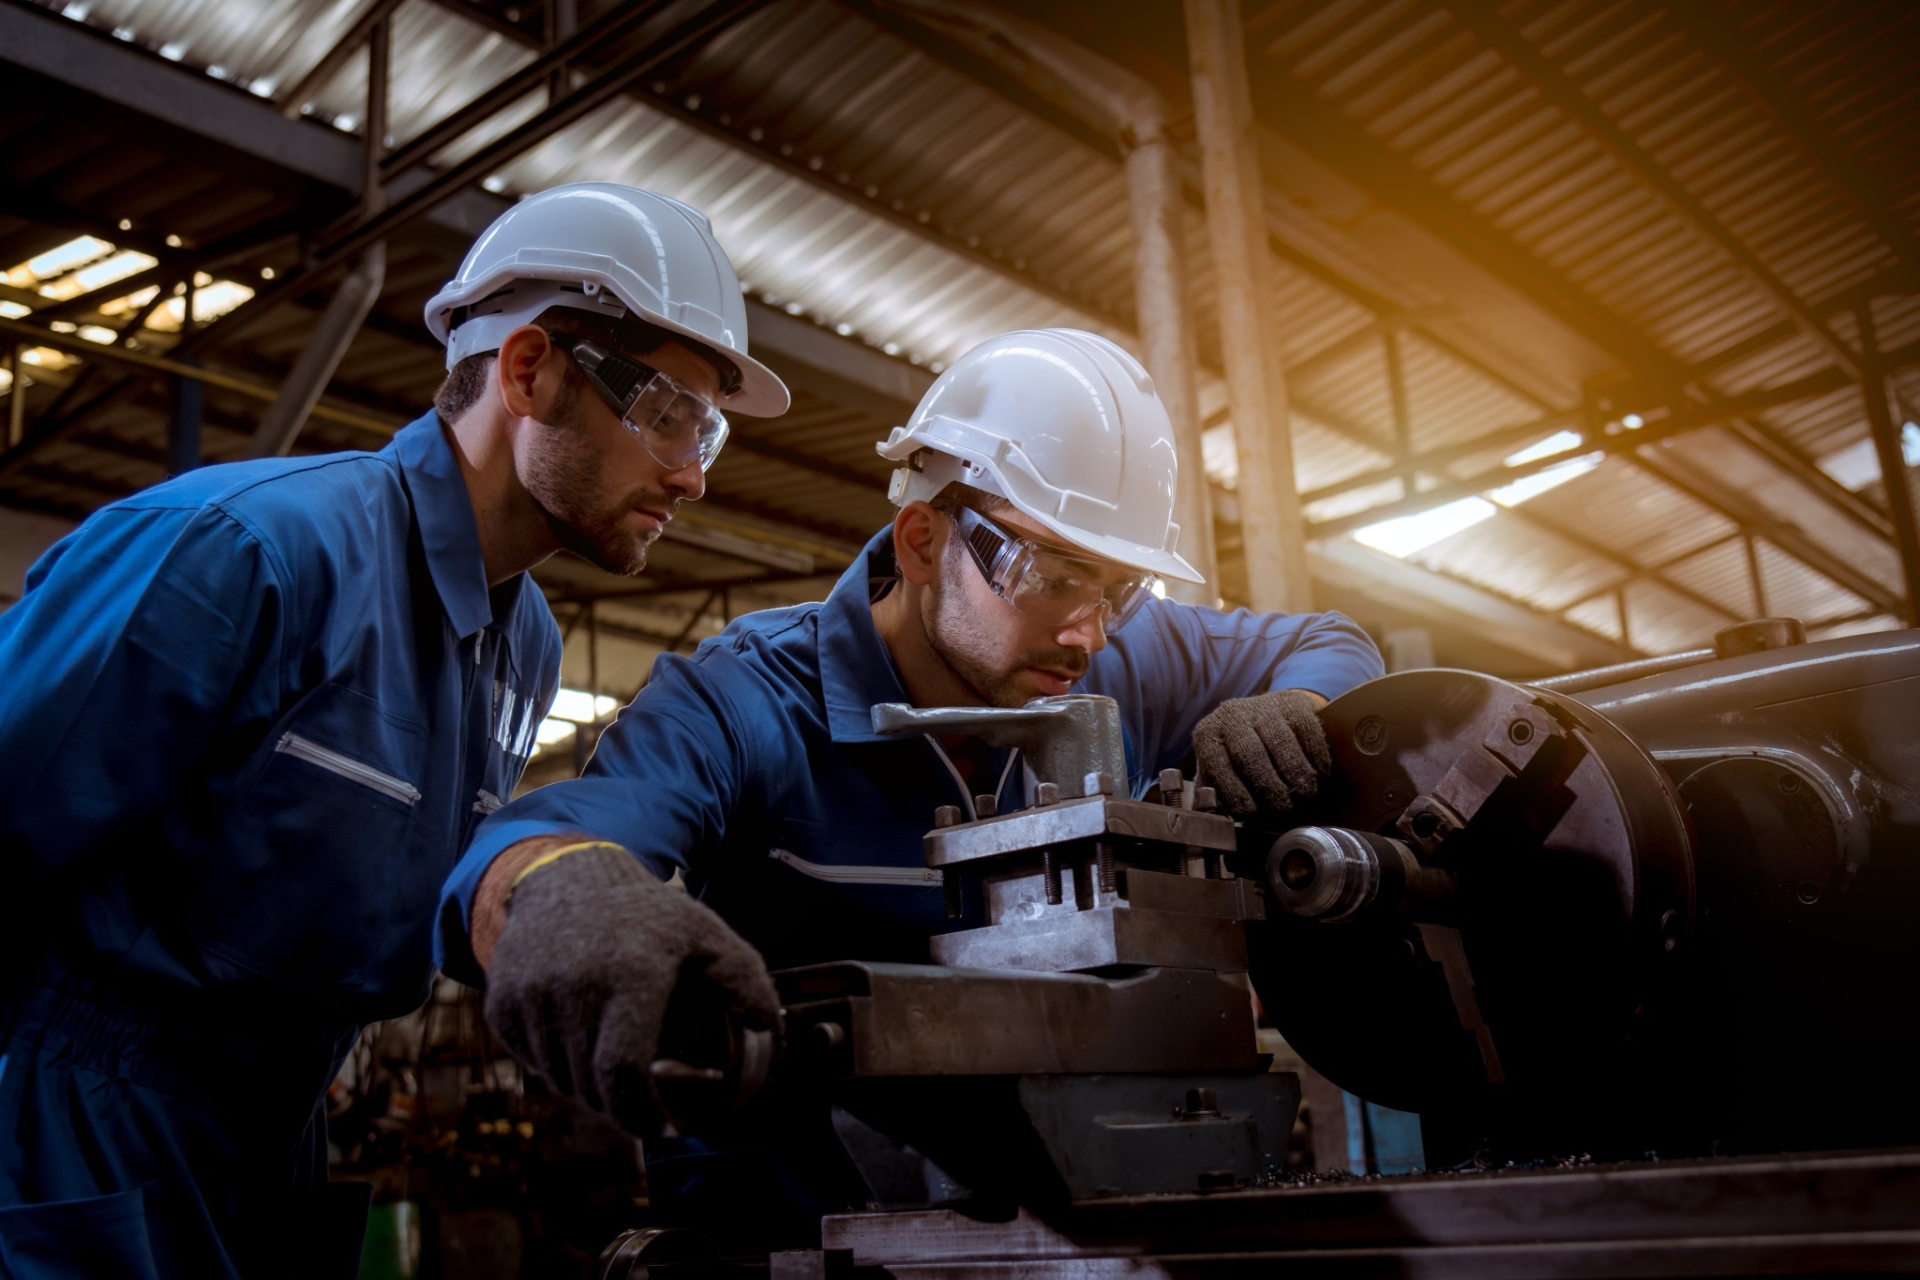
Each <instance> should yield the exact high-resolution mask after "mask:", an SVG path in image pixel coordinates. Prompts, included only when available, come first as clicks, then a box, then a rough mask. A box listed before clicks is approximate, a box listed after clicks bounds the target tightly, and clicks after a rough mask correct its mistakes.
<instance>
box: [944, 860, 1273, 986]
mask: <svg viewBox="0 0 1920 1280" xmlns="http://www.w3.org/2000/svg"><path fill="white" fill-rule="evenodd" d="M1216 883H1220V882H1216ZM930 947H931V950H932V953H933V959H934V962H935V963H937V964H943V965H953V966H955V967H965V968H977V969H1026V970H1033V971H1036V972H1046V973H1075V972H1087V971H1093V970H1103V969H1113V968H1119V967H1133V966H1142V965H1173V966H1178V967H1181V968H1188V969H1215V970H1222V971H1234V972H1241V973H1244V972H1245V971H1246V967H1247V933H1246V929H1245V928H1244V927H1242V925H1241V923H1240V921H1239V920H1237V919H1234V918H1231V917H1221V916H1216V917H1209V916H1194V915H1181V914H1176V913H1174V912H1170V911H1154V910H1151V909H1149V910H1140V909H1136V908H1116V907H1096V908H1094V909H1093V910H1091V911H1067V912H1049V913H1046V914H1044V915H1036V916H1034V917H1033V918H1032V919H1029V920H1024V921H1018V922H1013V923H1007V924H1001V925H997V926H990V927H988V928H984V929H969V930H966V931H965V932H963V933H946V934H941V935H940V936H938V937H936V938H934V939H932V941H931V943H930Z"/></svg>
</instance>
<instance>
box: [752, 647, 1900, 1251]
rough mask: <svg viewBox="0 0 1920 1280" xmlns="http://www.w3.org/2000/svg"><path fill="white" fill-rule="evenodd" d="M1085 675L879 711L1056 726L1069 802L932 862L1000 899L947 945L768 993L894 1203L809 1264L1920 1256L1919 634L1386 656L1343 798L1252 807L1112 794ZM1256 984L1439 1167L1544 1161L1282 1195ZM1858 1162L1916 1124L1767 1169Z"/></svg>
mask: <svg viewBox="0 0 1920 1280" xmlns="http://www.w3.org/2000/svg"><path fill="white" fill-rule="evenodd" d="M1051 701H1054V702H1057V703H1058V704H1059V705H1056V706H1037V705H1036V706H1030V707H1029V708H1026V709H1023V710H1021V711H967V710H953V711H941V712H913V711H911V709H907V708H876V725H879V726H882V727H885V726H888V725H891V726H892V727H894V728H896V729H897V730H899V731H903V732H936V731H937V732H978V733H982V734H983V735H986V736H988V737H989V738H990V739H991V740H994V741H997V742H999V743H1001V744H1003V745H1010V744H1013V743H1016V742H1017V743H1020V744H1022V745H1025V746H1027V747H1029V749H1030V755H1029V760H1030V769H1031V762H1034V761H1038V762H1039V771H1034V772H1030V776H1029V783H1030V787H1031V788H1032V793H1033V794H1034V795H1036V797H1037V798H1038V799H1039V800H1040V804H1039V805H1038V806H1037V807H1036V808H1034V809H1031V810H1027V811H1024V812H1021V813H1016V814H1009V815H1006V816H1004V817H1000V816H994V815H993V814H992V810H991V806H990V804H989V805H985V806H976V812H977V816H976V817H975V819H974V820H972V821H968V822H961V821H959V820H958V818H959V814H958V811H947V812H943V813H942V814H941V815H939V818H938V825H937V827H936V829H935V830H934V831H933V832H932V833H930V834H929V836H928V837H927V842H926V854H927V861H928V865H929V866H932V867H936V868H939V869H940V870H941V871H942V873H943V875H944V876H945V877H946V880H947V884H948V886H949V892H950V893H957V892H959V882H960V881H961V879H962V878H963V877H964V878H965V879H968V880H973V881H976V882H977V883H978V885H979V887H980V891H981V893H982V895H983V899H984V901H985V902H986V904H987V909H988V919H989V923H988V924H987V926H985V927H983V928H979V929H974V930H970V931H967V932H962V933H956V934H951V935H947V936H945V937H942V938H938V939H936V940H934V943H933V954H934V959H935V960H936V961H937V962H938V963H937V964H935V965H931V966H919V965H878V964H842V965H828V966H820V967H816V968H813V969H806V970H797V971H791V972H787V973H784V974H781V975H778V978H779V981H780V983H781V987H782V991H783V994H784V995H785V996H786V997H787V1001H788V1006H789V1029H788V1030H789V1048H788V1059H787V1061H786V1062H785V1063H783V1064H782V1065H783V1069H801V1070H808V1071H814V1072H824V1073H826V1074H828V1075H831V1076H834V1077H836V1078H838V1079H840V1080H841V1081H842V1082H843V1084H844V1085H845V1090H844V1094H843V1096H844V1098H845V1099H846V1108H845V1111H844V1112H843V1113H842V1114H841V1115H840V1116H838V1117H837V1123H838V1124H839V1125H840V1129H841V1135H842V1137H843V1139H844V1141H845V1143H846V1145H847V1147H848V1149H849V1150H850V1151H851V1152H853V1154H854V1155H855V1159H856V1162H857V1163H859V1164H860V1166H861V1168H862V1170H863V1172H865V1173H866V1174H867V1176H868V1179H869V1182H870V1183H872V1184H873V1186H874V1188H875V1195H874V1197H873V1199H874V1203H875V1204H876V1205H885V1206H888V1207H890V1208H894V1209H897V1210H899V1211H897V1212H887V1213H868V1214H852V1215H843V1216H839V1217H832V1218H829V1219H827V1220H826V1223H825V1229H824V1243H825V1246H826V1247H825V1249H824V1250H818V1251H806V1252H802V1253H796V1254H788V1255H775V1258H774V1260H773V1267H772V1271H773V1273H774V1274H775V1275H791V1276H793V1277H796V1278H797V1277H799V1276H801V1275H806V1276H808V1277H814V1276H821V1277H824V1276H827V1275H832V1274H852V1273H853V1272H854V1271H856V1270H857V1271H859V1272H860V1273H861V1274H882V1273H884V1274H891V1275H896V1276H906V1275H918V1274H921V1273H923V1272H924V1273H926V1274H927V1275H929V1276H931V1275H934V1274H936V1273H937V1274H938V1275H940V1276H942V1277H948V1278H949V1280H951V1278H952V1277H959V1276H970V1275H979V1276H996V1277H1001V1276H1009V1275H1021V1276H1043V1275H1044V1276H1051V1275H1061V1276H1066V1275H1072V1276H1076V1277H1085V1276H1092V1275H1096V1274H1098V1275H1105V1274H1108V1273H1109V1272H1111V1273H1112V1274H1115V1275H1120V1274H1125V1275H1163V1274H1174V1273H1178V1274H1183V1275H1186V1274H1214V1273H1219V1274H1226V1273H1234V1274H1239V1273H1243V1272H1248V1271H1249V1270H1253V1269H1260V1270H1262V1271H1264V1270H1265V1269H1266V1268H1270V1267H1271V1266H1272V1265H1273V1264H1274V1263H1279V1262H1285V1263H1286V1264H1288V1265H1289V1266H1290V1267H1291V1268H1294V1269H1301V1270H1305V1271H1312V1272H1314V1273H1316V1274H1318V1273H1321V1272H1325V1273H1328V1274H1340V1275H1363V1274H1368V1275H1370V1274H1380V1275H1406V1274H1421V1275H1435V1276H1442V1275H1461V1276H1479V1275H1487V1274H1502V1275H1581V1276H1586V1275H1614V1274H1622V1275H1637V1274H1644V1275H1718V1274H1747V1273H1749V1272H1755V1271H1765V1272H1767V1273H1768V1274H1805V1273H1809V1272H1819V1273H1823V1274H1825V1273H1831V1272H1833V1271H1834V1270H1836V1269H1838V1270H1847V1271H1852V1270H1868V1271H1881V1270H1888V1269H1895V1270H1899V1269H1906V1268H1908V1267H1911V1266H1913V1265H1915V1264H1916V1263H1920V1233H1916V1232H1915V1230H1914V1224H1915V1223H1916V1222H1920V1090H1916V1089H1914V1088H1913V1087H1912V1083H1911V1079H1910V1077H1911V1072H1912V1067H1911V1064H1912V1063H1913V1062H1914V1061H1915V1054H1914V1052H1913V1050H1914V1048H1915V1046H1914V1044H1913V1040H1914V1038H1915V1035H1914V1029H1915V1028H1916V1027H1920V923H1917V922H1920V632H1900V633H1893V634H1885V635H1875V636H1867V637H1859V638H1851V639H1844V640H1834V641H1826V642H1821V643H1814V644H1808V643H1805V642H1804V636H1803V635H1801V634H1799V632H1798V624H1789V623H1785V622H1780V621H1766V622H1762V623H1757V624H1748V625H1746V626H1744V627H1741V628H1735V629H1732V630H1731V631H1729V632H1728V633H1723V635H1722V637H1721V638H1720V641H1719V643H1718V645H1717V647H1716V650H1715V651H1712V652H1703V653H1696V654H1690V655H1684V661H1683V660H1661V661H1659V662H1658V663H1656V664H1648V666H1643V667H1640V668H1639V669H1635V668H1631V667H1630V668H1623V669H1618V670H1615V671H1612V672H1602V673H1589V674H1588V675H1587V676H1584V677H1568V678H1563V679H1561V680H1557V681H1548V682H1542V683H1541V684H1539V685H1533V686H1523V685H1517V684H1513V683H1510V682H1507V681H1503V680H1498V679H1495V678H1492V677H1489V676H1484V675H1480V674H1476V673H1473V672H1464V671H1445V670H1429V671H1413V672H1406V673H1402V674H1398V675H1393V676H1388V677H1386V678H1383V679H1381V680H1377V681H1374V682H1372V683H1370V684H1367V685H1365V686H1362V687H1361V688H1358V689H1355V690H1353V691H1352V692H1350V693H1348V694H1346V695H1345V696H1343V697H1341V698H1339V699H1337V700H1335V701H1334V702H1333V703H1331V704H1330V705H1329V706H1328V707H1327V708H1326V709H1325V710H1324V712H1323V713H1322V720H1323V722H1324V723H1325V725H1326V728H1327V732H1328V737H1329V740H1330V742H1331V745H1332V749H1333V754H1334V758H1335V764H1336V768H1335V772H1334V776H1333V778H1332V779H1331V780H1329V781H1328V782H1327V783H1326V784H1325V786H1324V787H1323V788H1322V790H1321V793H1320V794H1319V795H1318V796H1317V797H1315V798H1314V799H1313V800H1312V801H1311V802H1310V803H1308V804H1307V805H1305V806H1304V807H1302V808H1301V809H1299V810H1297V811H1295V812H1293V813H1291V814H1287V815H1267V816H1266V817H1265V818H1264V819H1259V818H1256V819H1255V820H1251V821H1249V822H1246V823H1241V824H1234V823H1232V822H1230V821H1229V820H1227V819H1226V818H1224V817H1221V816H1220V815H1217V814H1214V813H1211V812H1208V811H1207V810H1208V809H1209V808H1210V807H1211V806H1210V804H1208V803H1207V802H1206V798H1205V797H1204V796H1198V795H1196V790H1195V788H1194V787H1193V786H1192V785H1191V784H1190V783H1183V782H1182V780H1181V779H1179V778H1178V776H1177V775H1175V776H1173V777H1170V778H1168V779H1167V780H1166V785H1165V787H1164V788H1163V790H1162V792H1161V793H1159V794H1158V795H1156V796H1155V797H1153V798H1151V799H1150V800H1149V801H1131V800H1125V799H1118V798H1115V797H1114V796H1113V795H1112V794H1111V792H1112V789H1113V785H1112V784H1113V780H1114V779H1116V778H1118V777H1119V776H1121V771H1122V769H1123V764H1122V762H1121V759H1120V745H1119V737H1118V733H1117V725H1113V724H1109V723H1108V721H1107V717H1108V715H1110V713H1111V708H1110V707H1109V708H1108V709H1107V710H1106V711H1103V710H1102V709H1101V708H1100V706H1099V704H1100V703H1101V702H1102V701H1103V700H1100V699H1060V700H1051ZM1155 800H1157V801H1161V802H1160V803H1155V802H1153V801H1155ZM981 810H984V811H981ZM1248 975H1250V976H1251V981H1252V984H1253V986H1254V988H1255V989H1256V990H1257V992H1258V994H1259V997H1260V1000H1261V1002H1262V1004H1263V1006H1264V1008H1265V1011H1266V1012H1267V1014H1268V1015H1269V1016H1270V1017H1271V1018H1272V1020H1273V1021H1274V1022H1275V1024H1276V1025H1277V1026H1278V1027H1279V1028H1280V1030H1281V1031H1282V1033H1283V1034H1284V1035H1285V1037H1286V1039H1287V1041H1288V1042H1289V1044H1290V1045H1291V1046H1292V1047H1294V1048H1295V1049H1296V1050H1298V1051H1299V1052H1300V1054H1301V1055H1302V1057H1304V1058H1305V1059H1306V1061H1307V1062H1309V1063H1310V1064H1311V1065H1313V1066H1314V1067H1315V1068H1316V1069H1317V1070H1319V1071H1321V1072H1322V1073H1324V1074H1325V1075H1327V1076H1328V1077H1330V1078H1331V1079H1332V1080H1333V1081H1334V1082H1335V1083H1336V1084H1338V1085H1340V1086H1341V1087H1343V1088H1345V1089H1347V1090H1349V1091H1351V1092H1353V1093H1355V1094H1358V1095H1359V1096H1361V1097H1363V1098H1365V1099H1367V1100H1369V1101H1374V1102H1379V1103H1382V1104H1385V1105H1389V1106H1393V1107H1398V1108H1403V1109H1408V1110H1414V1111H1418V1112H1420V1113H1421V1116H1422V1120H1423V1125H1424V1128H1425V1131H1426V1137H1427V1155H1428V1164H1429V1167H1430V1168H1446V1167H1448V1166H1450V1165H1453V1164H1454V1163H1455V1162H1463V1163H1462V1168H1464V1169H1468V1170H1471V1169H1472V1168H1473V1167H1474V1166H1475V1164H1476V1162H1477V1163H1478V1165H1479V1166H1480V1167H1482V1168H1485V1167H1488V1166H1492V1167H1494V1168H1496V1169H1497V1168H1501V1167H1506V1168H1509V1169H1511V1167H1512V1163H1513V1162H1518V1163H1519V1164H1520V1165H1521V1166H1523V1171H1513V1172H1505V1173H1501V1172H1492V1173H1475V1172H1471V1171H1469V1172H1465V1173H1462V1174H1459V1175H1457V1176H1442V1177H1426V1178H1411V1179H1389V1180H1386V1181H1384V1182H1369V1183H1361V1184H1351V1185H1341V1184H1337V1183H1336V1184H1333V1185H1327V1184H1320V1185H1308V1186H1289V1185H1271V1184H1270V1185H1256V1186H1248V1185H1247V1184H1248V1183H1249V1182H1251V1181H1254V1180H1255V1178H1256V1176H1257V1175H1259V1174H1264V1173H1269V1172H1272V1171H1273V1168H1274V1166H1275V1165H1277V1164H1278V1163H1279V1156H1280V1155H1281V1154H1282V1152H1283V1149H1284V1143H1285V1140H1286V1139H1285V1133H1286V1129H1287V1127H1288V1125H1289V1124H1290V1122H1291V1120H1292V1117H1293V1113H1294V1108H1295V1103H1296V1101H1297V1097H1298V1094H1297V1082H1296V1081H1295V1080H1294V1079H1293V1077H1291V1076H1289V1075H1284V1074H1275V1073H1268V1072H1265V1071H1263V1070H1262V1066H1263V1063H1262V1061H1260V1060H1258V1059H1256V1058H1255V1057H1254V1054H1253V1043H1252V1038H1253V1024H1252V1019H1251V1016H1250V1013H1249V1010H1248V1004H1247V991H1246V987H1245V985H1244V984H1245V982H1246V980H1247V976H1248ZM1903 1144H1911V1149H1907V1150H1894V1149H1891V1148H1895V1147H1898V1146H1901V1145H1903ZM1836 1148H1883V1150H1879V1151H1871V1152H1866V1153H1861V1154H1844V1153H1843V1154H1827V1155H1788V1156H1764V1155H1751V1154H1750V1155H1745V1156H1740V1155H1739V1153H1743V1152H1744V1153H1769V1152H1792V1151H1814V1150H1820V1149H1836ZM1730 1156H1735V1157H1738V1158H1728V1157H1730ZM1676 1157H1679V1159H1675V1158H1676ZM1700 1157H1708V1158H1704V1159H1702V1158H1700ZM1590 1158H1592V1159H1599V1160H1602V1161H1606V1160H1616V1161H1626V1162H1628V1163H1625V1164H1622V1165H1619V1166H1615V1167H1600V1166H1593V1165H1588V1164H1585V1163H1584V1162H1585V1161H1586V1160H1588V1159H1590ZM1556 1164H1558V1165H1559V1166H1560V1167H1555V1165H1556ZM982 1193H984V1195H983V1194H982ZM942 1200H946V1201H948V1202H949V1203H950V1204H951V1205H953V1206H954V1207H950V1208H928V1207H925V1206H928V1205H932V1204H935V1203H937V1202H939V1201H942ZM1014 1203H1017V1204H1018V1205H1020V1206H1022V1207H1021V1209H1020V1211H1019V1212H1018V1213H1017V1214H1016V1213H1014V1212H1013V1210H1012V1208H1011V1205H1012V1204H1014ZM916 1206H919V1207H916Z"/></svg>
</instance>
